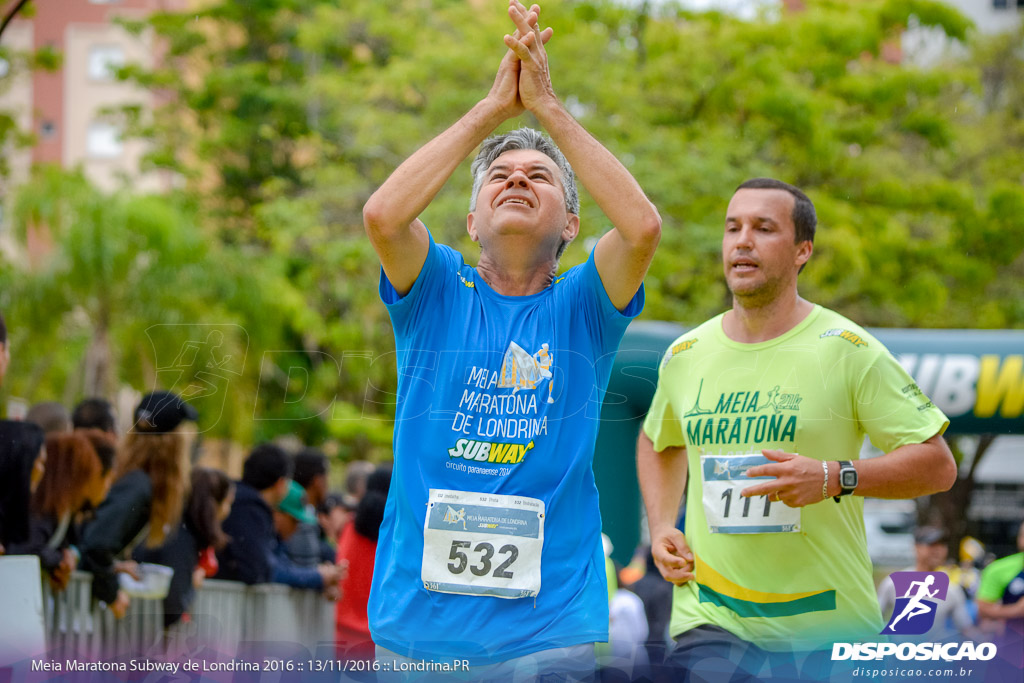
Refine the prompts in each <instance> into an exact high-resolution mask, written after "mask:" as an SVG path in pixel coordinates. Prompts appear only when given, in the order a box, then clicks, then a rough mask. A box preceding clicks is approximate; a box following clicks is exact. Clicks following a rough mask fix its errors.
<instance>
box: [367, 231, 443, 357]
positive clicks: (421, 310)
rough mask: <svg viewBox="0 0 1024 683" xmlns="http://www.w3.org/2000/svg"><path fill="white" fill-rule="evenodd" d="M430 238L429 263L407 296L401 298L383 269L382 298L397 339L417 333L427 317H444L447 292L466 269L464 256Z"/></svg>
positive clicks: (381, 272) (427, 260) (432, 237)
mask: <svg viewBox="0 0 1024 683" xmlns="http://www.w3.org/2000/svg"><path fill="white" fill-rule="evenodd" d="M427 234H428V236H429V237H430V245H429V246H428V248H427V259H426V260H425V261H424V262H423V268H422V269H421V270H420V274H419V275H418V276H417V277H416V282H414V283H413V285H412V289H410V290H409V291H408V292H407V293H406V294H405V296H400V295H399V294H398V292H397V291H395V288H394V286H392V284H391V281H390V280H388V277H387V275H385V274H384V268H381V269H380V288H379V292H380V298H381V301H383V302H384V305H385V306H387V309H388V314H389V315H390V316H391V324H392V325H393V326H394V328H395V335H396V336H397V337H399V338H400V339H401V338H405V337H407V336H408V333H409V331H410V330H411V329H414V328H415V327H416V326H417V324H418V323H419V322H420V320H421V319H422V318H423V317H424V316H428V315H429V316H430V317H431V318H436V317H437V316H438V315H442V316H443V315H444V311H443V310H441V308H440V307H441V306H442V305H443V304H442V302H444V301H447V300H448V297H447V296H446V293H447V290H450V288H451V287H452V286H453V285H454V283H455V282H456V281H457V278H458V271H459V269H460V268H461V267H462V265H463V261H462V256H461V255H460V254H459V253H458V252H457V251H455V250H454V249H452V248H451V247H448V246H446V245H443V244H437V243H436V242H434V236H433V235H430V233H429V232H428V233H427Z"/></svg>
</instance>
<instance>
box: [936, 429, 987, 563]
mask: <svg viewBox="0 0 1024 683" xmlns="http://www.w3.org/2000/svg"><path fill="white" fill-rule="evenodd" d="M995 439H996V435H995V434H982V435H981V436H980V437H979V438H978V445H977V447H976V448H975V449H974V453H973V457H971V458H970V460H969V461H968V460H967V458H966V457H964V458H961V460H960V476H958V477H957V479H956V481H955V482H954V483H953V487H952V488H950V489H949V490H948V491H943V492H942V493H936V494H934V495H932V496H930V498H929V500H928V502H927V504H926V505H924V506H922V507H921V508H920V509H919V511H918V523H919V524H929V525H933V526H938V527H941V528H943V529H945V530H946V531H947V532H948V533H949V550H950V557H951V558H956V557H959V552H960V541H961V540H962V539H963V537H964V536H966V535H967V524H968V519H967V513H968V511H969V509H970V507H971V498H972V497H973V496H974V488H975V481H974V474H975V472H977V470H978V464H979V463H981V461H982V458H984V457H985V453H987V452H988V449H989V447H990V446H991V445H992V443H993V442H994V441H995ZM950 447H951V448H958V447H957V446H956V445H955V444H953V443H950ZM964 455H965V456H966V455H968V454H964ZM965 463H966V464H965Z"/></svg>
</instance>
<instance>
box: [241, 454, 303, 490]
mask: <svg viewBox="0 0 1024 683" xmlns="http://www.w3.org/2000/svg"><path fill="white" fill-rule="evenodd" d="M290 475H291V461H290V460H289V458H288V454H287V453H285V452H284V449H283V448H281V447H280V446H275V445H274V444H272V443H261V444H259V445H258V446H256V447H255V448H253V449H252V453H250V454H249V457H248V458H246V459H245V463H244V464H243V465H242V482H243V483H245V484H248V485H249V486H251V487H253V488H254V489H256V490H257V491H263V490H265V489H269V488H270V487H271V486H273V485H274V484H276V483H277V481H278V480H279V479H281V478H282V477H288V476H290Z"/></svg>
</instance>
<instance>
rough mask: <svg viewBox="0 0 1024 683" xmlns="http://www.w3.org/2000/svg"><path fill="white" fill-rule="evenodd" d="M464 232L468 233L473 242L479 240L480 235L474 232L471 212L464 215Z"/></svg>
mask: <svg viewBox="0 0 1024 683" xmlns="http://www.w3.org/2000/svg"><path fill="white" fill-rule="evenodd" d="M466 232H468V233H469V239H471V240H473V241H474V242H479V241H480V236H479V235H477V234H476V227H475V226H474V225H473V214H472V213H470V214H469V215H467V216H466Z"/></svg>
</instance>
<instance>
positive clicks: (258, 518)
mask: <svg viewBox="0 0 1024 683" xmlns="http://www.w3.org/2000/svg"><path fill="white" fill-rule="evenodd" d="M289 476H291V463H290V462H289V460H288V454H287V453H285V452H284V450H282V449H281V448H280V447H279V446H275V445H274V444H270V443H264V444H259V445H257V446H256V447H255V448H253V449H252V452H251V453H250V454H249V457H248V458H246V459H245V463H244V464H243V465H242V480H241V481H239V482H237V483H236V486H235V500H234V503H233V504H232V505H231V511H230V513H228V516H227V519H225V520H224V524H223V528H224V533H226V534H227V535H228V537H229V539H230V540H229V541H228V543H227V545H225V546H224V547H223V548H222V549H221V550H220V551H219V552H218V553H217V560H218V562H219V564H220V572H219V576H220V578H222V579H227V580H229V581H241V582H243V583H247V584H254V583H269V582H270V579H271V576H272V575H273V557H272V555H273V552H272V551H273V547H274V513H273V509H274V508H275V507H276V506H277V504H278V503H280V502H281V501H282V500H283V499H284V497H285V494H287V493H288V485H289V481H290V480H289Z"/></svg>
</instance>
